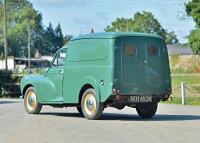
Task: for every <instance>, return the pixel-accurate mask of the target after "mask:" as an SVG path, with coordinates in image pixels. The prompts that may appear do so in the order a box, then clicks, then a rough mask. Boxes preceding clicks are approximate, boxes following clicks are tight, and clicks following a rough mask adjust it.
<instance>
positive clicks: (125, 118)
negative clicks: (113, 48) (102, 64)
mask: <svg viewBox="0 0 200 143" xmlns="http://www.w3.org/2000/svg"><path fill="white" fill-rule="evenodd" d="M87 142H88V143H126V142H131V143H133V142H142V143H143V142H145V143H151V142H152V143H189V142H191V143H199V142H200V107H197V106H196V107H195V106H181V105H169V104H160V105H159V109H158V112H157V115H156V116H155V117H154V118H153V119H151V120H142V119H140V118H139V117H138V115H137V114H136V111H135V109H133V108H129V107H126V108H124V109H123V110H117V109H114V108H107V109H105V111H104V114H103V116H102V118H101V120H96V121H91V120H87V119H84V118H82V117H80V116H79V114H78V112H77V111H76V109H75V108H61V109H59V108H52V107H49V106H44V107H43V109H42V112H41V114H39V115H29V114H27V113H26V112H25V110H24V108H23V102H22V100H7V99H0V143H87Z"/></svg>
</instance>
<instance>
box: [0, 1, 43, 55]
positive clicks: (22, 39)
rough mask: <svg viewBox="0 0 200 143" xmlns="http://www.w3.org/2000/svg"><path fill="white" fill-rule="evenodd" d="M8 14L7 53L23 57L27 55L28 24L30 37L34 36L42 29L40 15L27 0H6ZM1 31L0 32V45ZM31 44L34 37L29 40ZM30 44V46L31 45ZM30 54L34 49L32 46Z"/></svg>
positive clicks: (1, 23)
mask: <svg viewBox="0 0 200 143" xmlns="http://www.w3.org/2000/svg"><path fill="white" fill-rule="evenodd" d="M0 11H2V3H0ZM7 16H8V55H12V56H17V57H24V56H27V41H28V40H27V37H28V36H27V35H28V26H29V27H30V29H31V37H32V38H36V37H37V35H38V31H40V30H42V16H41V14H40V13H39V12H38V11H36V10H35V9H34V8H33V6H32V4H31V3H30V2H28V1H27V0H17V1H16V0H7ZM2 18H3V16H2V12H1V14H0V28H1V30H2V25H3V20H2ZM2 37H3V32H0V39H1V40H0V45H2V43H3V41H2ZM31 41H32V43H31V45H32V46H33V45H34V44H33V42H34V39H32V40H31ZM32 46H31V47H32ZM0 47H1V46H0ZM32 48H33V49H32V50H31V52H32V55H33V54H34V49H35V48H36V47H32Z"/></svg>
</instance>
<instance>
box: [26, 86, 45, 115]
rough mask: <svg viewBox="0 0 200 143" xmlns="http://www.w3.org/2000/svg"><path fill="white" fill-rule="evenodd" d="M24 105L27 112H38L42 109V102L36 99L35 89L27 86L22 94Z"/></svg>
mask: <svg viewBox="0 0 200 143" xmlns="http://www.w3.org/2000/svg"><path fill="white" fill-rule="evenodd" d="M24 107H25V109H26V111H27V112H28V113H29V114H39V113H40V111H41V109H42V104H40V103H39V102H38V100H37V95H36V90H35V89H34V88H33V87H29V88H28V89H27V90H26V92H25V95H24Z"/></svg>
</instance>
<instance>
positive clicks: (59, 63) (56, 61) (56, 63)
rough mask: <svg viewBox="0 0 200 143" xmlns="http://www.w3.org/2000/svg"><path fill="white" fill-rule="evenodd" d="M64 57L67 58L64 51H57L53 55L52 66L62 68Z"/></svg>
mask: <svg viewBox="0 0 200 143" xmlns="http://www.w3.org/2000/svg"><path fill="white" fill-rule="evenodd" d="M66 57H67V54H66V50H60V51H58V52H57V53H56V55H55V58H54V61H53V63H52V65H53V66H54V67H58V66H64V65H65V60H66Z"/></svg>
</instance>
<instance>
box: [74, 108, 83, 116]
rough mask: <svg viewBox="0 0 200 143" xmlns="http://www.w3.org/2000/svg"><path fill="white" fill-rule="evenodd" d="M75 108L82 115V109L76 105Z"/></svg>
mask: <svg viewBox="0 0 200 143" xmlns="http://www.w3.org/2000/svg"><path fill="white" fill-rule="evenodd" d="M76 109H77V111H78V112H79V114H80V115H81V116H83V111H82V109H81V107H80V106H78V107H76Z"/></svg>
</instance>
